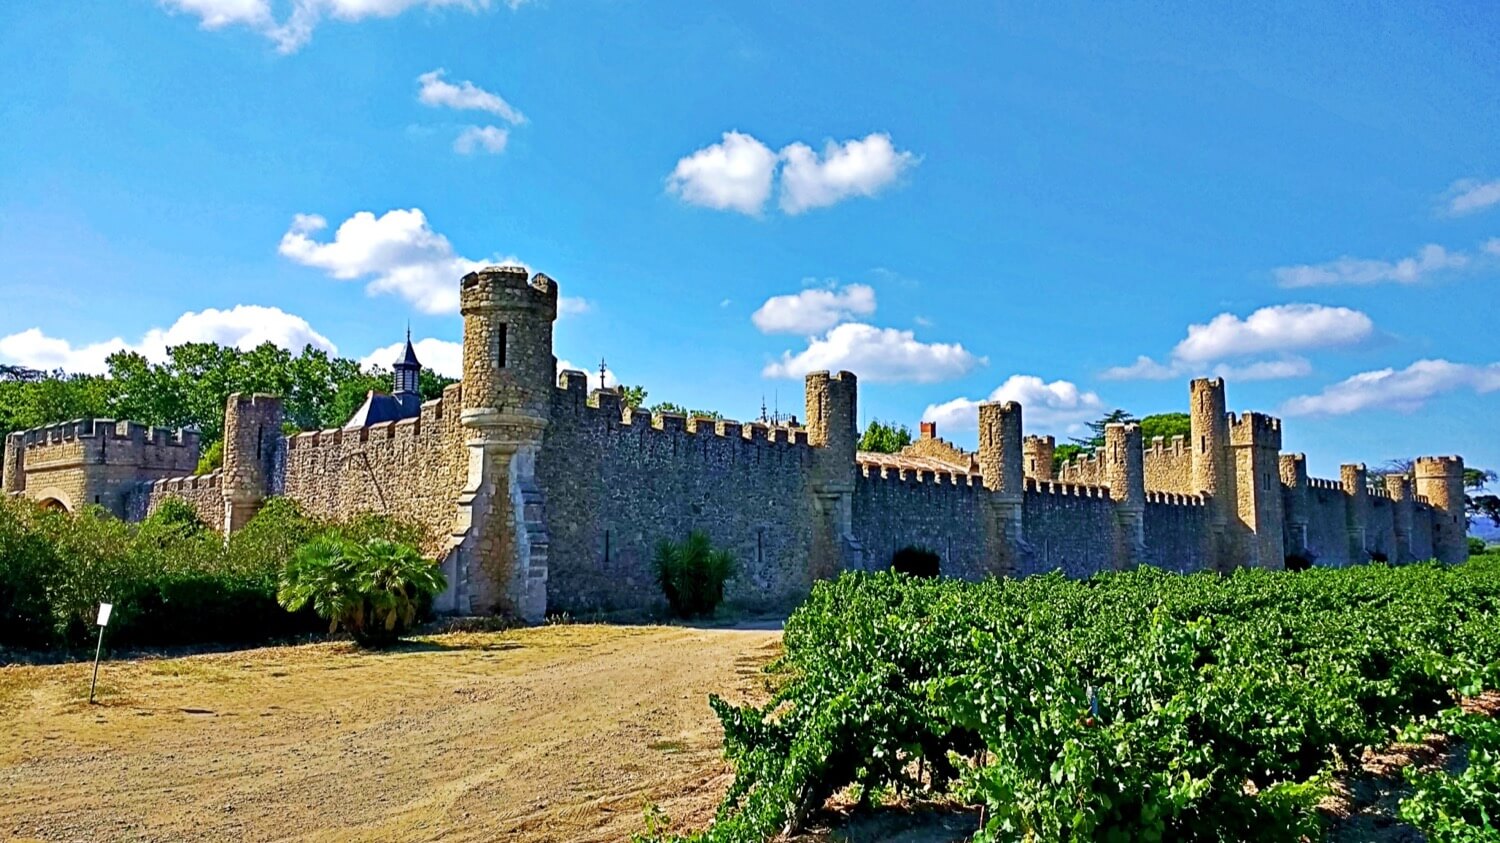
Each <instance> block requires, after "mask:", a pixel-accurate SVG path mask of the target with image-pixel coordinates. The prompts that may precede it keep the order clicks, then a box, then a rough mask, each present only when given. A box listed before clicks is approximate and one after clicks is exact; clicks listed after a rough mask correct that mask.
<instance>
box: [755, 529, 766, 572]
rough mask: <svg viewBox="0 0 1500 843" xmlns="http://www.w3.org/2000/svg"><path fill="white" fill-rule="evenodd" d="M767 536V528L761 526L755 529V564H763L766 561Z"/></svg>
mask: <svg viewBox="0 0 1500 843" xmlns="http://www.w3.org/2000/svg"><path fill="white" fill-rule="evenodd" d="M765 538H766V528H764V527H761V528H760V529H758V530H756V531H755V564H756V565H761V564H764V562H765Z"/></svg>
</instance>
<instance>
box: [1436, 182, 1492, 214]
mask: <svg viewBox="0 0 1500 843" xmlns="http://www.w3.org/2000/svg"><path fill="white" fill-rule="evenodd" d="M1494 205H1500V179H1495V180H1494V181H1479V180H1478V179H1460V180H1458V181H1456V182H1454V183H1453V184H1452V185H1450V186H1449V187H1448V213H1449V214H1451V215H1453V216H1462V215H1463V214H1472V213H1474V212H1476V211H1482V210H1484V209H1486V208H1489V207H1492V206H1494Z"/></svg>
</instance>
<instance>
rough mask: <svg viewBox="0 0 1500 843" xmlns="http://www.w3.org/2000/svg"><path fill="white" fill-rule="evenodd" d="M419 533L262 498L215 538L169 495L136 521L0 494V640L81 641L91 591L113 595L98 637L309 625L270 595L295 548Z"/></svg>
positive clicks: (96, 597) (117, 641) (163, 639)
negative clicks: (245, 518) (240, 524)
mask: <svg viewBox="0 0 1500 843" xmlns="http://www.w3.org/2000/svg"><path fill="white" fill-rule="evenodd" d="M420 535H421V534H420V531H419V530H418V529H417V528H415V527H413V526H411V525H408V524H404V523H402V522H398V521H395V520H393V519H390V518H387V517H383V516H368V517H359V518H355V519H353V520H352V521H350V522H347V523H341V524H330V523H324V522H320V521H317V520H315V519H313V518H310V517H308V516H307V515H306V514H305V513H303V512H302V511H301V509H300V508H299V507H297V506H296V504H294V503H292V502H291V501H288V500H285V499H281V498H272V499H270V500H268V501H267V502H266V504H265V506H264V507H262V509H261V511H260V512H259V513H258V514H257V515H256V516H255V517H254V518H253V519H251V520H250V522H249V523H248V524H247V525H246V526H245V528H244V529H242V530H240V531H239V532H237V533H235V534H234V535H233V536H232V537H231V538H230V540H229V541H228V543H227V544H226V543H225V541H224V540H223V537H222V536H221V535H219V533H217V532H216V531H214V530H212V529H210V528H209V527H208V526H207V525H205V524H204V523H203V522H202V520H200V519H199V517H198V515H197V513H196V511H195V510H194V509H193V507H192V506H191V505H189V504H188V503H187V502H186V501H182V500H180V499H176V498H169V499H167V500H165V501H162V503H161V504H160V505H159V506H158V507H157V508H156V510H155V511H154V512H153V513H152V514H151V515H150V516H149V517H148V518H146V519H145V520H144V521H142V522H140V523H139V524H127V523H125V522H122V521H120V520H118V519H116V518H113V517H111V516H109V515H108V514H107V513H105V512H104V511H103V510H99V509H87V510H84V511H81V512H79V513H78V514H77V515H69V514H68V513H65V512H55V511H47V510H43V509H41V508H40V507H37V506H36V505H35V504H33V503H31V502H30V501H26V500H23V499H12V498H5V499H0V647H17V648H23V649H36V650H69V649H77V650H83V649H86V648H88V647H90V646H91V645H92V643H93V641H94V638H95V636H96V635H97V627H95V625H94V619H95V615H96V612H97V611H98V605H99V603H101V602H106V603H112V604H114V607H115V609H114V616H113V618H112V620H111V622H110V629H109V633H108V635H107V637H106V643H107V644H108V645H110V646H119V647H131V646H167V645H187V644H206V643H251V642H257V641H265V640H268V639H273V638H281V637H286V636H290V635H297V634H302V633H307V632H312V631H315V630H316V629H318V627H319V621H318V617H317V615H316V614H315V613H314V612H313V611H312V609H310V608H308V609H304V610H302V611H300V612H295V613H288V612H287V611H286V610H284V609H283V608H282V607H281V605H280V603H279V602H278V600H277V588H278V585H279V582H280V579H281V574H282V571H283V569H284V568H285V567H286V565H287V563H288V562H290V561H291V560H292V558H293V557H294V555H295V554H296V552H297V550H298V548H300V547H302V546H303V545H306V544H307V543H308V542H310V541H312V540H314V539H316V538H318V537H320V536H337V537H343V538H348V537H358V538H359V540H360V541H368V540H370V539H374V538H395V537H400V538H405V537H411V536H420ZM425 599H426V598H425V597H423V598H422V600H425ZM422 605H425V604H422Z"/></svg>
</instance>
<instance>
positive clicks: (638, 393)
mask: <svg viewBox="0 0 1500 843" xmlns="http://www.w3.org/2000/svg"><path fill="white" fill-rule="evenodd" d="M618 389H619V390H620V403H622V404H624V405H625V406H626V407H629V408H630V409H632V410H634V409H635V408H637V407H644V406H646V388H645V387H644V386H640V385H636V386H625V385H623V384H622V385H621V386H619V387H618Z"/></svg>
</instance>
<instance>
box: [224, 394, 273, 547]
mask: <svg viewBox="0 0 1500 843" xmlns="http://www.w3.org/2000/svg"><path fill="white" fill-rule="evenodd" d="M285 420H286V408H285V405H284V404H283V403H282V400H281V398H280V397H278V396H275V395H261V394H256V395H242V394H240V393H235V394H234V395H231V396H229V401H228V402H227V403H226V404H225V406H224V469H223V475H222V476H223V481H222V485H221V489H222V493H223V496H224V534H225V535H228V534H230V533H233V532H235V531H236V530H239V529H240V528H241V527H243V526H245V524H246V522H248V521H249V520H250V519H251V518H253V517H255V513H257V512H259V511H260V505H261V503H263V502H264V501H265V499H266V497H267V496H268V495H271V494H275V493H276V492H277V491H279V490H277V489H274V488H273V480H275V479H276V478H277V477H279V476H280V472H281V467H282V465H283V463H284V461H285V458H286V455H285V451H284V449H285V447H286V438H285V437H284V436H282V435H281V425H282V422H283V421H285Z"/></svg>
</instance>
